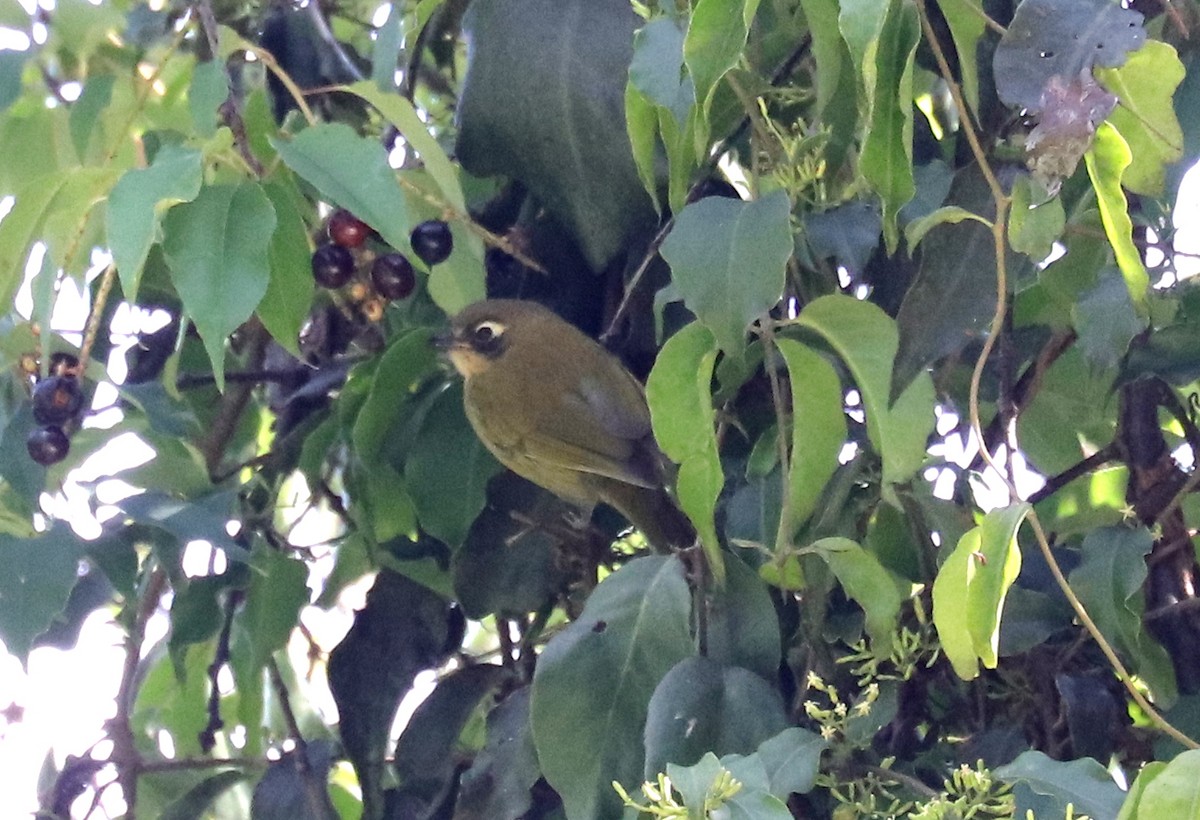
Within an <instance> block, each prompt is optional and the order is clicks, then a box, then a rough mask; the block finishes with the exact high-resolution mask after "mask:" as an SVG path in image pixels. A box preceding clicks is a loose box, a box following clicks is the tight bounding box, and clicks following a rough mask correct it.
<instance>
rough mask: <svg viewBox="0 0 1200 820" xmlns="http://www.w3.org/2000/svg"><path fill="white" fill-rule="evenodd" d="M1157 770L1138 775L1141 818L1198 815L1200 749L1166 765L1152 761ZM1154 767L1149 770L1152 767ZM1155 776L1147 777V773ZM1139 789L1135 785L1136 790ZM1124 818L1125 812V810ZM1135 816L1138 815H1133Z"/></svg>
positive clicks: (1199, 805)
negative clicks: (1143, 781) (1140, 785)
mask: <svg viewBox="0 0 1200 820" xmlns="http://www.w3.org/2000/svg"><path fill="white" fill-rule="evenodd" d="M1150 766H1154V767H1155V768H1154V769H1151V770H1150V771H1147V770H1145V769H1144V770H1143V771H1142V772H1141V773H1139V775H1138V784H1141V783H1142V780H1143V779H1145V780H1147V781H1148V782H1146V783H1144V784H1142V787H1141V795H1140V798H1139V799H1138V800H1137V814H1136V817H1138V818H1147V820H1149V818H1153V817H1195V816H1196V815H1197V812H1198V810H1200V750H1197V749H1188V750H1187V751H1185V752H1181V753H1180V754H1178V755H1176V756H1175V757H1174V758H1172V759H1171V760H1169V761H1167V763H1166V764H1165V765H1164V764H1162V763H1151V764H1150ZM1150 766H1148V767H1147V769H1150ZM1148 774H1149V775H1151V776H1150V777H1147V775H1148ZM1137 788H1138V786H1137V784H1135V786H1134V789H1133V790H1131V791H1136V790H1137ZM1121 816H1122V817H1125V816H1126V815H1125V813H1124V812H1123V811H1122V814H1121ZM1130 816H1131V817H1132V816H1134V815H1130Z"/></svg>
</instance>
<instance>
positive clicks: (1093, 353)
mask: <svg viewBox="0 0 1200 820" xmlns="http://www.w3.org/2000/svg"><path fill="white" fill-rule="evenodd" d="M1071 318H1072V320H1073V321H1074V323H1075V329H1076V331H1077V332H1078V333H1079V346H1080V349H1082V350H1083V355H1084V357H1085V358H1086V359H1087V361H1088V364H1090V365H1091V366H1092V367H1094V368H1097V369H1103V370H1106V371H1108V370H1112V369H1114V368H1116V366H1117V365H1118V364H1119V363H1120V361H1121V359H1122V358H1123V357H1124V355H1125V351H1126V350H1128V349H1129V343H1130V342H1131V341H1133V338H1134V337H1135V336H1137V335H1138V334H1139V333H1141V332H1142V331H1143V330H1144V329H1145V328H1146V320H1145V319H1143V318H1141V317H1140V316H1138V314H1137V311H1136V309H1135V308H1134V305H1133V302H1132V300H1130V298H1129V289H1128V288H1126V287H1125V282H1124V281H1123V280H1122V279H1121V274H1120V273H1119V272H1118V271H1116V270H1114V269H1112V268H1107V269H1105V270H1102V271H1100V278H1099V279H1098V280H1097V282H1096V285H1095V287H1093V288H1091V289H1090V290H1089V291H1087V292H1086V293H1083V294H1082V295H1081V296H1080V298H1079V300H1078V301H1077V302H1075V305H1074V306H1073V307H1072V309H1071Z"/></svg>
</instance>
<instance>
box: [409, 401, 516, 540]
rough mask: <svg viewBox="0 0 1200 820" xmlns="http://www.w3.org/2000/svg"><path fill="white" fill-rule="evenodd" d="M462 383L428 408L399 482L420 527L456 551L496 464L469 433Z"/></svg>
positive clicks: (494, 472)
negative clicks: (410, 502) (403, 486)
mask: <svg viewBox="0 0 1200 820" xmlns="http://www.w3.org/2000/svg"><path fill="white" fill-rule="evenodd" d="M462 402H463V399H462V385H461V383H457V382H456V383H455V384H453V385H451V386H450V387H448V388H447V389H446V390H445V391H444V392H443V393H442V394H441V395H440V396H439V397H438V398H437V401H436V402H435V403H434V404H433V406H432V407H430V408H429V412H428V414H427V415H426V416H425V420H424V423H423V424H422V425H421V431H420V433H419V435H418V436H417V438H416V440H415V442H414V443H413V447H412V450H411V451H410V452H409V454H408V459H407V460H406V461H405V463H404V481H405V484H406V485H407V487H408V491H409V493H410V494H411V495H412V501H413V504H414V505H415V506H416V509H417V518H418V519H419V520H420V522H421V526H422V527H423V528H424V529H425V530H426V531H428V532H429V534H430V535H433V536H435V537H436V538H440V539H441V540H442V541H445V542H446V543H447V544H449V545H450V546H451V547H452V548H455V549H457V548H458V547H459V546H461V545H462V542H463V540H464V539H466V537H467V532H468V531H469V530H470V528H471V522H472V521H474V520H475V516H477V515H479V511H480V510H482V509H483V505H484V504H485V503H486V501H487V495H486V489H487V482H488V479H490V478H491V477H492V476H493V475H495V474H496V473H497V472H499V470H500V465H499V464H498V463H497V462H496V459H494V458H493V457H492V454H491V453H489V452H488V451H487V449H486V448H485V447H484V446H483V444H482V443H481V442H480V441H479V438H478V437H477V436H476V435H475V431H474V430H472V429H471V425H470V422H468V421H467V416H466V413H465V412H464V411H463V403H462Z"/></svg>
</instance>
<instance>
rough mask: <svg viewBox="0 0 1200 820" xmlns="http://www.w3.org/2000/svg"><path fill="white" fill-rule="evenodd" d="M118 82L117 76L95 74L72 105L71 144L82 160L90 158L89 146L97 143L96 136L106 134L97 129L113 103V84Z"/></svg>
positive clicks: (89, 78)
mask: <svg viewBox="0 0 1200 820" xmlns="http://www.w3.org/2000/svg"><path fill="white" fill-rule="evenodd" d="M116 80H117V78H116V76H114V75H112V74H94V75H92V76H90V77H88V79H87V82H85V83H84V84H83V91H81V92H80V94H79V99H77V100H76V101H75V102H74V103H72V104H71V108H70V112H71V113H70V126H71V142H72V143H73V144H74V146H75V153H76V154H78V155H79V157H80V159H83V158H85V157H87V156H88V146H89V145H91V144H92V143H93V142H96V141H97V140H96V139H95V135H96V134H97V133H99V134H103V133H104V132H105V129H103V128H100V129H97V128H96V125H97V123H98V122H99V121H100V115H101V114H102V113H103V112H104V110H105V109H106V108H108V105H109V103H110V102H111V101H112V95H113V84H114V83H115V82H116Z"/></svg>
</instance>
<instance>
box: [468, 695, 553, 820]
mask: <svg viewBox="0 0 1200 820" xmlns="http://www.w3.org/2000/svg"><path fill="white" fill-rule="evenodd" d="M541 774H542V772H541V768H540V767H539V766H538V759H537V749H535V748H534V745H533V735H532V733H531V732H530V728H529V687H527V686H526V687H522V688H520V689H518V690H516V691H515V692H513V693H512V694H510V695H509V696H508V697H506V698H505V699H504V700H503V701H501V702H500V703H499V704H498V705H497V706H496V708H495V709H493V710H492V711H491V712H489V713H488V717H487V742H486V743H485V744H484V747H483V750H482V751H480V753H479V754H477V755H476V756H475V760H474V762H473V763H472V764H471V768H470V769H468V770H467V771H465V772H463V775H462V780H461V786H460V788H459V792H458V800H457V802H456V803H455V806H454V816H455V818H456V820H494V819H495V818H497V817H521V816H524V815H525V813H526V812H527V811H529V808H530V805H531V804H532V800H531V798H530V794H529V790H530V789H531V788H533V785H534V784H535V783H536V782H537V781H538V778H539V777H541Z"/></svg>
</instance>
